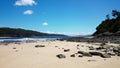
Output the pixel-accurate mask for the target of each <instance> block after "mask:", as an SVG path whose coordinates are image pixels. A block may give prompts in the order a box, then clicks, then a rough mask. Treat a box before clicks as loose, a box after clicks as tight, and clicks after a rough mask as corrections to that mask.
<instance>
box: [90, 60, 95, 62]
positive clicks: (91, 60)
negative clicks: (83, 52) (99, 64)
mask: <svg viewBox="0 0 120 68" xmlns="http://www.w3.org/2000/svg"><path fill="white" fill-rule="evenodd" d="M91 61H96V60H88V62H91Z"/></svg>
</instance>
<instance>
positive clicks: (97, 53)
mask: <svg viewBox="0 0 120 68" xmlns="http://www.w3.org/2000/svg"><path fill="white" fill-rule="evenodd" d="M89 53H90V54H91V55H94V56H101V55H102V53H100V52H89Z"/></svg>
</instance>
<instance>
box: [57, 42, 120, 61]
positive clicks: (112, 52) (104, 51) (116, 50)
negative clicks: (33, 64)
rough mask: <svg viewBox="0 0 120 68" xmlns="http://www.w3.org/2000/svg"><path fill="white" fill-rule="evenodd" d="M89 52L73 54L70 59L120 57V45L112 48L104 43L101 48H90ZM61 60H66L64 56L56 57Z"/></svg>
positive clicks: (80, 51)
mask: <svg viewBox="0 0 120 68" xmlns="http://www.w3.org/2000/svg"><path fill="white" fill-rule="evenodd" d="M88 48H89V52H85V51H82V50H79V51H77V52H76V53H74V54H71V55H70V57H92V56H100V57H102V58H111V56H120V45H119V46H112V45H111V46H110V45H106V44H105V43H102V44H101V45H100V46H99V47H96V48H95V47H93V46H89V47H88ZM68 51H70V49H67V50H64V52H68ZM56 57H58V58H59V59H61V58H66V55H64V54H58V55H56Z"/></svg>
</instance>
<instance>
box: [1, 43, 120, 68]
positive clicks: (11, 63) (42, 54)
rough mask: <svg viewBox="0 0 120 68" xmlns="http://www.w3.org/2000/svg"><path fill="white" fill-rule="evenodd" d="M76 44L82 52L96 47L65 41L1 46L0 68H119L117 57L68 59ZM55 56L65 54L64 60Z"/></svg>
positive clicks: (74, 50) (119, 62)
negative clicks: (67, 50) (68, 50)
mask: <svg viewBox="0 0 120 68" xmlns="http://www.w3.org/2000/svg"><path fill="white" fill-rule="evenodd" d="M38 44H39V45H41V44H42V45H45V47H42V48H36V47H35V45H38ZM78 44H79V45H81V47H80V49H81V50H84V51H88V49H87V48H86V47H87V46H97V45H95V44H88V43H85V42H84V43H83V42H66V41H42V42H32V43H25V42H22V43H20V44H15V43H10V44H9V45H3V44H1V45H0V68H120V57H118V56H114V57H112V58H107V59H106V58H101V57H99V56H94V57H81V58H80V57H74V58H73V57H70V55H71V54H73V53H75V52H77V49H76V45H78ZM111 45H115V44H111ZM116 45H117V44H116ZM63 48H64V49H70V52H64V51H63ZM57 54H65V55H66V58H64V59H59V58H57V57H56V55H57ZM89 60H91V61H90V62H89Z"/></svg>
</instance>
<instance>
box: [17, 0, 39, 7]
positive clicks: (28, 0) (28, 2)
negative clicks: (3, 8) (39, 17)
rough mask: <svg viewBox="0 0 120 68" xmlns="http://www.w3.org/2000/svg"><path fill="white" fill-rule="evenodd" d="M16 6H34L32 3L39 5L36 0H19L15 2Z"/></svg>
mask: <svg viewBox="0 0 120 68" xmlns="http://www.w3.org/2000/svg"><path fill="white" fill-rule="evenodd" d="M15 5H16V6H32V5H37V3H36V2H35V0H17V1H16V2H15Z"/></svg>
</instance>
